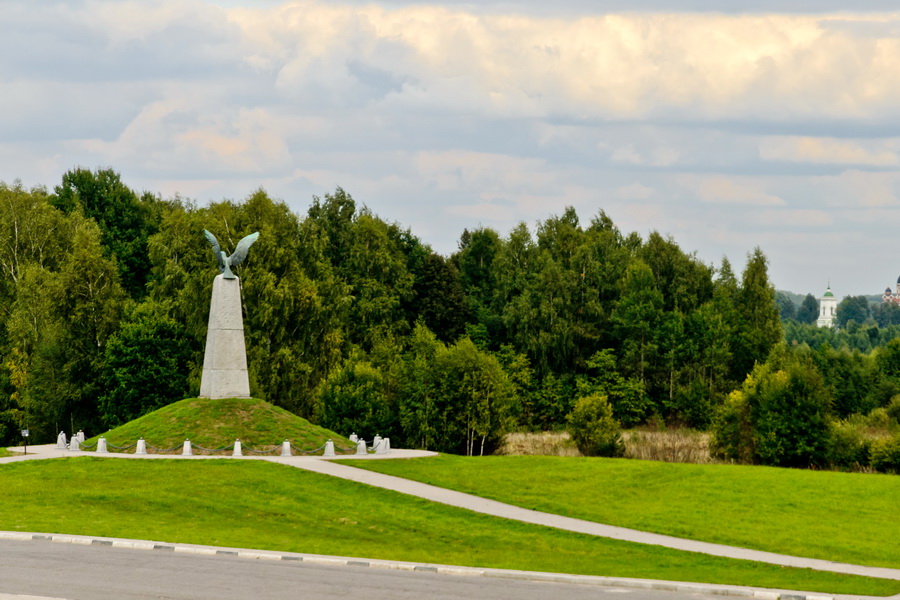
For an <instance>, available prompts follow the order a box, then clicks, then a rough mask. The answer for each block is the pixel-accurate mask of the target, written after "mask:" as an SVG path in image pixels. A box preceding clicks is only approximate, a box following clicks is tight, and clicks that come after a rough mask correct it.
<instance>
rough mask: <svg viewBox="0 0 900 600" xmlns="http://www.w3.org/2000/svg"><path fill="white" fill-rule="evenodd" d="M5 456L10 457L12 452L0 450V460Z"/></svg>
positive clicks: (4, 449)
mask: <svg viewBox="0 0 900 600" xmlns="http://www.w3.org/2000/svg"><path fill="white" fill-rule="evenodd" d="M6 456H12V452H10V451H9V450H7V449H6V448H0V458H4V457H6Z"/></svg>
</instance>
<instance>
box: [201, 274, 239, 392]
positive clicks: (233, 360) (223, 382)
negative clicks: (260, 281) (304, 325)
mask: <svg viewBox="0 0 900 600" xmlns="http://www.w3.org/2000/svg"><path fill="white" fill-rule="evenodd" d="M200 397H201V398H249V397H250V379H249V377H248V376H247V350H246V347H245V345H244V318H243V315H242V314H241V283H240V279H238V278H234V279H225V278H224V277H222V276H221V275H219V276H218V277H216V278H215V280H213V291H212V301H211V302H210V306H209V329H208V330H207V332H206V354H204V356H203V375H202V376H201V378H200Z"/></svg>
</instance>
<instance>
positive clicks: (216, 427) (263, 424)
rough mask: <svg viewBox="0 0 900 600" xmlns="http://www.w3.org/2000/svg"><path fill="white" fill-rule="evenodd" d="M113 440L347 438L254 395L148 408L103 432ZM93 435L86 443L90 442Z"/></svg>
mask: <svg viewBox="0 0 900 600" xmlns="http://www.w3.org/2000/svg"><path fill="white" fill-rule="evenodd" d="M103 436H104V437H105V438H106V441H107V443H109V444H112V445H115V446H127V445H130V444H133V443H134V442H136V441H137V440H138V438H140V437H143V438H144V440H145V441H146V442H147V444H149V445H152V446H156V447H159V448H172V447H174V446H180V445H181V444H183V443H184V440H185V439H189V440H191V442H192V443H193V444H194V445H198V446H203V447H206V448H222V447H225V446H230V445H231V444H233V443H234V441H235V440H236V439H240V440H241V444H242V445H243V446H244V448H245V449H246V448H254V449H264V448H268V447H272V446H275V445H277V444H281V442H283V441H284V440H285V439H287V440H290V441H291V443H292V444H293V445H294V446H296V447H297V448H300V449H302V450H312V449H313V448H318V447H320V446H322V445H324V444H325V441H326V440H328V439H329V438H331V439H332V440H333V441H334V442H335V445H337V446H339V447H340V446H344V447H346V446H350V445H351V444H350V441H349V440H347V439H346V438H344V437H342V436H340V435H338V434H337V433H335V432H333V431H329V430H328V429H325V428H323V427H319V426H318V425H313V424H311V423H310V422H309V421H307V420H306V419H303V418H301V417H298V416H297V415H294V414H292V413H290V412H288V411H286V410H284V409H283V408H279V407H277V406H274V405H272V404H269V403H268V402H265V401H263V400H256V399H252V398H226V399H217V400H210V399H208V398H188V399H187V400H181V401H179V402H175V403H173V404H170V405H168V406H164V407H163V408H161V409H159V410H156V411H154V412H152V413H149V414H146V415H144V416H142V417H140V418H138V419H135V420H134V421H131V422H129V423H126V424H125V425H122V426H121V427H117V428H116V429H113V430H112V431H110V432H108V433H105V434H103ZM98 437H99V436H95V437H93V438H90V439H88V440H85V443H86V444H88V445H90V444H92V443H94V442H95V441H96V440H97V438H98Z"/></svg>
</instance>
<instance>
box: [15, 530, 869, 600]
mask: <svg viewBox="0 0 900 600" xmlns="http://www.w3.org/2000/svg"><path fill="white" fill-rule="evenodd" d="M0 540H8V541H21V542H32V541H40V542H52V543H58V544H78V545H82V546H109V547H113V548H123V549H129V550H151V551H157V552H172V553H175V554H192V555H200V556H227V557H232V558H244V559H255V560H277V561H288V562H291V561H292V562H302V563H306V564H311V565H322V566H334V567H362V568H370V569H388V570H397V571H418V572H428V573H436V574H439V575H455V576H464V577H491V578H496V579H511V580H523V581H542V582H547V583H569V584H580V585H589V586H597V587H609V588H625V589H639V590H655V591H670V592H685V593H694V594H701V595H705V596H736V597H743V598H759V599H760V600H851V599H854V598H858V599H867V600H868V599H870V598H874V597H872V596H840V595H838V596H831V595H822V594H814V593H807V592H796V591H789V590H767V589H761V588H751V587H741V586H732V585H718V584H704V583H687V582H677V581H658V580H651V579H627V578H621V577H600V576H592V575H569V574H565V573H543V572H539V571H515V570H507V569H482V568H477V567H461V566H452V565H437V564H429V563H415V562H404V561H391V560H381V559H369V558H354V557H343V556H325V555H320V554H301V553H296V552H274V551H267V550H249V549H243V548H225V547H219V546H200V545H194V544H177V543H169V542H155V541H149V540H129V539H122V538H104V537H92V536H82V535H63V534H49V533H28V532H15V531H0Z"/></svg>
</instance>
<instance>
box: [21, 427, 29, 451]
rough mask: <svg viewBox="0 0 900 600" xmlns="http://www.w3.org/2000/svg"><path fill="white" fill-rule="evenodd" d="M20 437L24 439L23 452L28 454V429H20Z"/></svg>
mask: <svg viewBox="0 0 900 600" xmlns="http://www.w3.org/2000/svg"><path fill="white" fill-rule="evenodd" d="M22 438H23V439H24V440H25V452H24V454H28V430H27V429H23V430H22Z"/></svg>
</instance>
